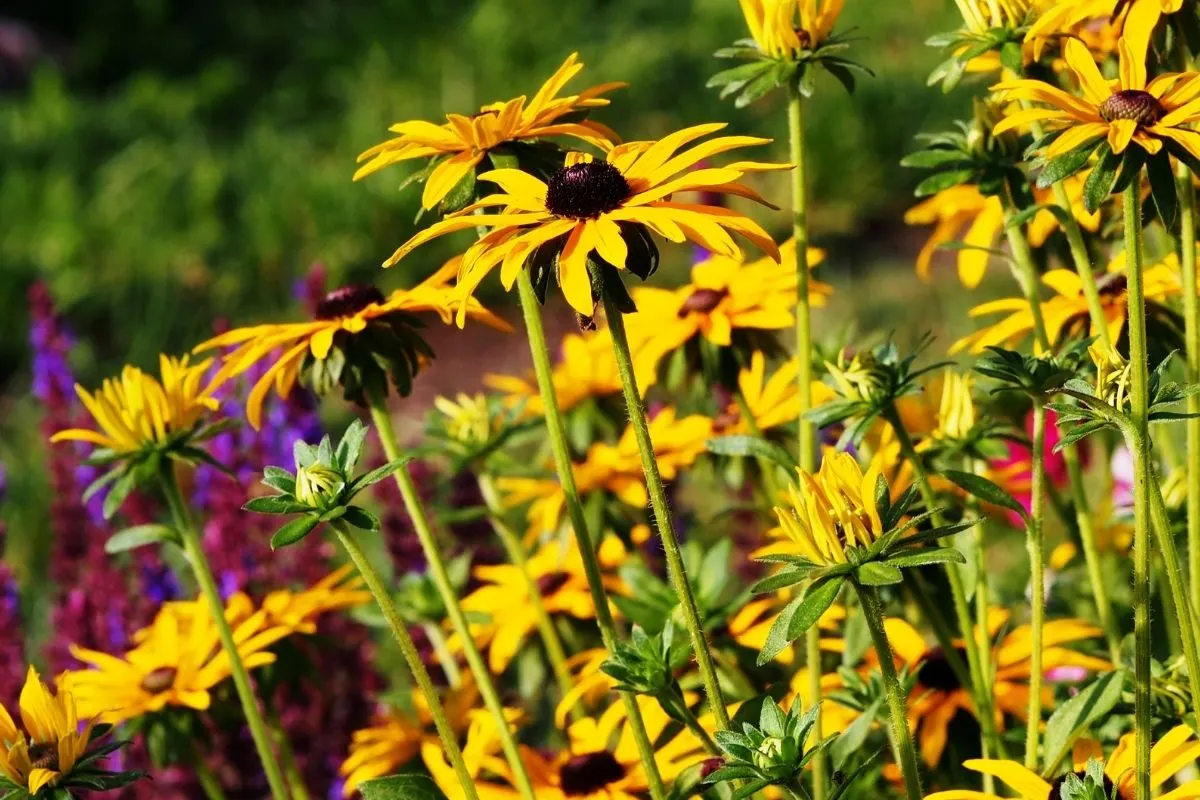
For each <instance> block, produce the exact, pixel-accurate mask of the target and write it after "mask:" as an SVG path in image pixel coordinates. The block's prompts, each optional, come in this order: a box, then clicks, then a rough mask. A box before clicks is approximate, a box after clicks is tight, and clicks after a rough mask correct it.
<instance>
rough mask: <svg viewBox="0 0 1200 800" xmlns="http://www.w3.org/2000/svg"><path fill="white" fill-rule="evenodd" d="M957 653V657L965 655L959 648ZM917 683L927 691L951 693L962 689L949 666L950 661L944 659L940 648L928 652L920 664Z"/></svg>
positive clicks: (943, 653) (956, 676)
mask: <svg viewBox="0 0 1200 800" xmlns="http://www.w3.org/2000/svg"><path fill="white" fill-rule="evenodd" d="M957 652H958V654H959V656H965V655H966V654H965V652H964V651H963V650H962V649H961V648H960V649H958V651H957ZM917 682H918V683H920V684H921V685H922V686H925V687H927V688H929V689H934V690H937V691H941V692H952V691H954V690H955V689H960V688H962V684H961V683H959V681H958V675H956V674H955V673H954V668H953V667H951V666H950V659H948V658H947V657H946V653H945V651H944V650H942V649H941V648H940V647H939V648H938V649H936V650H933V651H932V652H930V653H929V655H928V656H926V658H925V660H924V661H922V662H921V666H920V668H919V669H918V670H917Z"/></svg>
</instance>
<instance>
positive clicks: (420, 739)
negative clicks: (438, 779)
mask: <svg viewBox="0 0 1200 800" xmlns="http://www.w3.org/2000/svg"><path fill="white" fill-rule="evenodd" d="M478 699H479V691H478V690H477V689H476V688H475V684H473V683H470V682H467V683H464V684H463V685H462V686H460V687H459V688H457V689H452V690H450V691H449V692H447V693H446V696H445V697H444V698H442V704H443V707H444V708H445V710H446V718H447V720H448V721H449V722H450V726H451V727H452V728H454V730H456V731H462V730H464V729H466V728H467V726H468V724H469V723H473V722H474V719H473V714H472V709H473V708H474V706H475V704H476V702H477V701H478ZM408 701H409V702H408V706H409V707H408V709H406V710H401V709H392V710H390V711H387V712H384V713H381V714H378V715H377V716H376V718H375V720H374V721H373V722H372V724H371V725H370V726H368V727H366V728H362V729H360V730H357V731H355V732H354V733H353V734H351V737H350V752H349V754H347V756H346V760H345V761H343V762H342V765H341V767H339V768H338V772H339V773H340V774H341V775H342V776H343V777H344V778H345V779H346V780H345V784H344V786H343V787H342V794H343V796H345V797H349V796H351V795H352V794H354V793H355V792H356V791H357V790H358V787H359V785H360V784H362V783H363V782H364V781H369V780H371V779H373V778H380V777H383V776H384V775H389V774H391V773H393V772H395V771H396V770H397V769H399V768H400V767H402V766H404V765H405V764H407V763H408V762H410V761H412V760H413V759H414V758H416V757H417V754H418V753H420V752H421V747H422V745H423V744H425V743H427V742H433V743H436V744H437V745H438V746H439V747H440V746H441V740H440V739H439V738H438V734H437V731H436V729H435V728H434V726H433V716H432V715H431V714H430V713H429V704H428V703H427V702H426V700H425V695H423V694H422V693H421V692H420V691H419V690H413V691H412V692H411V694H410V695H409V697H408ZM483 716H485V717H487V718H488V719H491V718H492V717H491V715H490V714H485V715H483ZM493 724H495V723H494V722H493ZM472 730H473V728H472ZM469 739H470V736H468V740H469ZM463 755H464V757H466V758H468V759H469V762H468V763H470V761H471V760H474V759H475V758H476V757H477V752H476V750H474V749H472V748H471V747H470V746H469V745H468V747H466V748H464V752H463ZM442 759H443V760H444V759H445V755H444V754H443V755H442ZM427 760H428V759H427ZM451 775H453V772H451Z"/></svg>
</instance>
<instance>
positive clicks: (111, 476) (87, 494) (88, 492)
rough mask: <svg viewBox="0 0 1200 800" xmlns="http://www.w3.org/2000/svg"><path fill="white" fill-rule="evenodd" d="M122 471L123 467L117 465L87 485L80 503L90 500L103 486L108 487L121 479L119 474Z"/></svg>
mask: <svg viewBox="0 0 1200 800" xmlns="http://www.w3.org/2000/svg"><path fill="white" fill-rule="evenodd" d="M124 469H125V467H124V466H123V465H120V464H118V465H117V466H115V467H113V468H112V469H110V470H109V471H108V472H106V473H104V474H103V475H101V476H100V477H99V478H96V480H94V481H92V482H91V483H89V484H88V487H87V488H86V489H84V490H83V497H82V498H81V500H82V502H84V503H87V501H88V500H91V499H92V497H94V496H95V494H96V492H98V491H100V490H101V489H103V488H104V487H105V486H108V485H109V484H110V483H112V482H113V481H115V480H116V479H117V478H119V477H121V472H122V471H123V470H124Z"/></svg>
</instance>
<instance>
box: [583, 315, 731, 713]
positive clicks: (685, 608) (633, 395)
mask: <svg viewBox="0 0 1200 800" xmlns="http://www.w3.org/2000/svg"><path fill="white" fill-rule="evenodd" d="M604 314H605V316H606V317H607V319H608V329H609V332H610V333H611V334H612V342H613V355H614V356H615V357H616V360H617V372H619V373H620V375H621V389H622V391H624V393H625V405H626V406H627V407H628V409H629V424H630V426H631V427H632V428H633V436H634V438H635V439H636V440H637V445H638V451H639V452H640V453H641V456H642V472H643V473H644V474H645V476H646V489H647V491H648V492H649V493H650V507H651V509H652V510H653V512H654V521H655V523H656V524H657V526H658V533H659V536H660V537H661V539H662V545H663V552H664V553H665V555H666V557H667V568H668V571H669V573H670V578H671V584H672V586H673V587H674V589H675V596H676V597H678V598H679V609H680V611H681V612H682V613H683V622H684V624H685V625H686V626H687V629H688V634H689V635H690V636H691V640H692V649H693V650H695V656H696V663H697V665H698V666H699V668H700V680H701V681H703V683H704V692H705V694H706V695H707V699H708V704H709V707H710V708H712V712H713V718H714V719H715V720H716V724H717V730H722V731H723V730H726V729H727V728H728V727H729V712H728V711H726V709H725V697H724V695H723V693H722V692H721V681H720V679H719V678H718V677H717V668H716V665H714V664H713V659H712V653H711V652H710V651H709V648H708V637H707V636H706V635H705V633H704V624H703V623H702V622H701V620H700V609H699V607H698V606H697V605H696V598H695V596H694V595H693V594H692V586H691V584H690V583H689V582H688V576H687V570H686V569H685V567H684V564H683V553H682V552H681V550H680V549H679V539H678V538H677V537H676V536H675V526H674V524H673V523H672V521H671V509H670V506H669V504H668V502H667V489H666V487H665V486H664V485H663V480H662V476H661V475H660V474H659V472H658V459H657V457H656V456H655V455H654V443H653V442H651V441H650V424H649V422H647V420H646V406H645V404H644V403H643V402H642V396H641V394H639V393H638V385H637V377H636V376H635V375H634V372H633V357H632V356H631V355H630V352H629V338H628V337H627V336H626V333H625V318H624V317H623V316H622V314H621V310H620V309H619V308H617V304H616V303H614V302H613V300H612V298H611V297H610V296H609V294H608V293H607V292H605V293H604Z"/></svg>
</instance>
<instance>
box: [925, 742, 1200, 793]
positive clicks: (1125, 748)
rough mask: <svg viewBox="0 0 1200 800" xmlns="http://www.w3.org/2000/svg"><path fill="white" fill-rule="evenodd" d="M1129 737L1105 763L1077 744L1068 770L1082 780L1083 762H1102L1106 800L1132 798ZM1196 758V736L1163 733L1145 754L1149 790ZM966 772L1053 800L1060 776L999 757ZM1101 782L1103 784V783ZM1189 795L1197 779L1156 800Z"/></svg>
mask: <svg viewBox="0 0 1200 800" xmlns="http://www.w3.org/2000/svg"><path fill="white" fill-rule="evenodd" d="M1134 740H1135V736H1134V734H1132V733H1127V734H1125V735H1124V736H1122V737H1121V741H1120V742H1119V743H1118V744H1117V746H1116V748H1115V749H1114V750H1113V752H1112V754H1111V755H1109V757H1108V758H1107V759H1106V758H1105V757H1104V751H1103V750H1102V749H1101V748H1100V745H1099V743H1097V742H1094V741H1088V740H1080V741H1079V742H1078V743H1076V745H1075V750H1074V753H1073V758H1072V759H1071V760H1072V765H1071V766H1072V771H1073V772H1074V773H1075V775H1076V776H1078V777H1080V778H1082V777H1084V775H1085V770H1086V769H1087V765H1088V761H1089V760H1091V759H1097V760H1099V761H1103V762H1104V776H1105V777H1106V778H1107V779H1108V781H1111V782H1112V785H1111V786H1105V787H1104V789H1105V793H1108V792H1110V791H1111V792H1112V795H1111V796H1112V797H1117V798H1132V797H1133V796H1134V793H1135V792H1134V789H1135V787H1134V783H1135V781H1136V777H1137V770H1136V769H1135V767H1136V763H1135V762H1136V754H1137V748H1136V743H1135V741H1134ZM1197 759H1200V741H1197V740H1196V734H1195V733H1194V732H1193V731H1192V729H1191V728H1189V727H1188V726H1186V725H1177V726H1175V727H1174V728H1172V729H1171V730H1169V731H1167V732H1166V733H1165V734H1164V735H1163V737H1162V738H1161V739H1159V740H1158V741H1157V742H1155V744H1154V747H1153V748H1151V750H1150V790H1151V791H1152V792H1153V791H1156V790H1157V789H1158V788H1159V787H1161V786H1162V785H1163V784H1165V783H1166V782H1167V781H1169V780H1170V779H1171V778H1173V777H1174V776H1175V775H1176V774H1178V773H1180V772H1181V771H1183V770H1184V769H1186V768H1187V767H1194V766H1195V764H1196V760H1197ZM963 766H964V767H966V768H967V769H970V770H974V771H976V772H980V773H983V774H984V775H993V776H995V777H997V778H999V779H1000V780H1002V781H1004V783H1006V784H1007V785H1008V786H1009V788H1011V789H1012V794H1013V795H1015V796H1016V797H1018V798H1020V800H1047V798H1053V799H1054V800H1057V798H1058V797H1059V796H1060V794H1059V789H1060V787H1061V786H1062V782H1063V778H1054V779H1050V780H1047V779H1045V778H1043V777H1042V776H1041V775H1038V774H1037V773H1036V772H1034V771H1033V770H1031V769H1027V768H1025V767H1024V766H1022V765H1021V764H1018V763H1017V762H1015V761H1001V760H999V759H988V758H974V759H970V760H969V761H964V762H963ZM1106 783H1107V781H1106ZM1190 797H1200V780H1195V779H1190V780H1189V779H1185V780H1184V782H1183V784H1182V785H1180V786H1177V787H1176V788H1174V789H1172V790H1171V791H1169V792H1165V793H1163V794H1161V795H1159V798H1160V800H1186V799H1187V798H1190ZM968 798H970V800H999V796H997V795H991V794H986V793H982V792H973V791H972V792H966V791H958V790H951V791H948V792H935V793H934V794H931V795H928V796H927V797H926V800H968Z"/></svg>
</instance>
